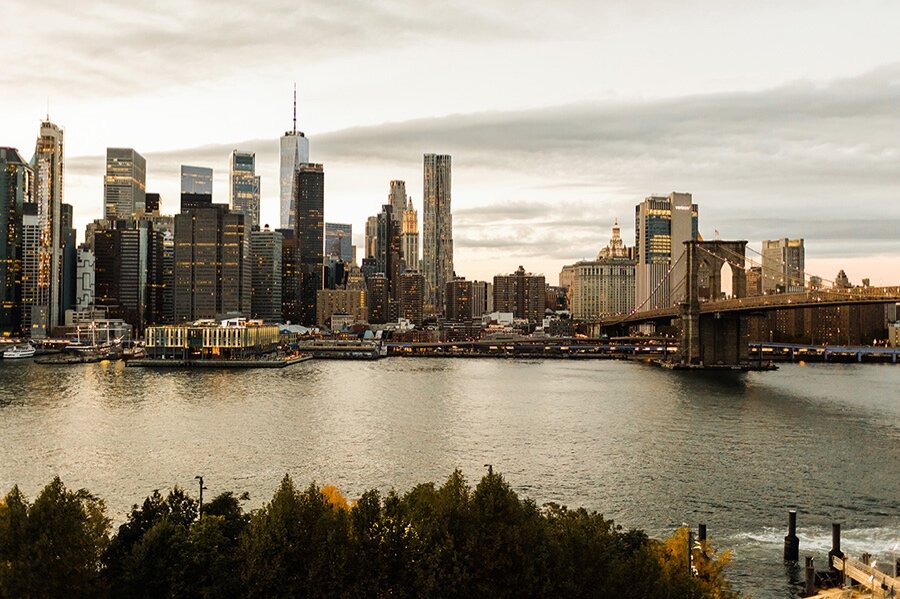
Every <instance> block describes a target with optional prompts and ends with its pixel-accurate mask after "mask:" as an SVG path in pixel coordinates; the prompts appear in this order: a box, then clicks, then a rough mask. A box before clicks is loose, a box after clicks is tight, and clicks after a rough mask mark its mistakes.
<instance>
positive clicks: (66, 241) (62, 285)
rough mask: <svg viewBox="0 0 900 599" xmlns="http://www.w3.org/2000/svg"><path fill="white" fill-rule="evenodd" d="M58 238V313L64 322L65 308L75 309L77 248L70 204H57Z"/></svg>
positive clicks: (63, 322) (62, 322)
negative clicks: (60, 270)
mask: <svg viewBox="0 0 900 599" xmlns="http://www.w3.org/2000/svg"><path fill="white" fill-rule="evenodd" d="M59 208H60V211H59V216H60V218H59V227H60V228H59V240H60V245H61V246H62V247H61V248H60V259H59V267H60V268H61V269H62V272H61V273H60V276H59V315H60V320H61V322H58V323H56V324H65V314H66V310H74V309H75V278H76V276H77V275H76V272H75V270H76V266H77V264H78V248H77V247H76V244H75V235H76V233H75V223H74V215H73V211H72V205H71V204H60V206H59Z"/></svg>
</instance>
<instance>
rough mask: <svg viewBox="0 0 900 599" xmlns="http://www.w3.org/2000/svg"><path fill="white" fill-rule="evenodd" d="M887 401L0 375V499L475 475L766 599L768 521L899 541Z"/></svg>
mask: <svg viewBox="0 0 900 599" xmlns="http://www.w3.org/2000/svg"><path fill="white" fill-rule="evenodd" d="M898 383H900V369H898V368H896V367H891V366H856V365H811V366H798V365H786V366H784V367H783V368H782V369H781V370H779V371H777V372H771V373H753V374H748V375H739V376H721V375H718V376H697V375H696V373H673V372H669V371H664V370H661V369H657V368H652V367H648V366H644V365H639V364H630V363H622V362H613V361H600V362H572V361H546V362H541V361H533V360H529V361H513V360H441V359H420V358H415V359H412V358H405V359H404V358H391V359H387V360H382V361H379V362H324V361H311V362H306V363H303V364H299V365H296V366H293V367H290V368H287V369H285V370H280V371H276V370H260V371H255V372H254V371H238V370H235V371H193V370H181V371H164V370H146V369H135V368H125V367H124V365H123V364H122V363H121V362H104V363H100V364H85V365H78V366H66V367H52V366H39V365H34V364H31V363H28V362H26V363H2V364H0V439H2V441H3V447H4V456H3V460H2V463H0V488H2V489H3V490H4V491H5V490H6V489H8V488H9V487H10V486H11V485H12V484H14V483H19V484H20V486H21V487H22V489H23V490H24V491H25V492H26V493H27V494H28V495H30V496H32V497H33V496H34V494H35V493H36V492H37V490H38V489H39V488H40V487H41V486H42V485H43V484H45V483H46V482H47V481H48V480H49V479H50V478H51V477H52V476H53V475H55V474H59V475H60V476H62V478H63V480H64V481H65V482H66V483H67V484H69V485H70V486H72V487H87V488H89V489H91V490H93V491H95V492H97V493H99V494H100V495H102V496H103V497H105V498H106V499H107V502H108V505H109V508H110V512H111V515H112V517H113V518H114V519H121V518H122V517H123V516H124V514H125V512H126V510H127V508H128V507H129V505H130V504H131V503H132V502H134V501H138V500H140V499H141V498H142V497H144V496H145V495H147V494H148V493H150V492H151V491H152V490H153V489H165V488H168V487H171V486H173V485H176V484H178V485H184V486H189V487H190V485H191V484H192V483H193V479H194V475H196V474H203V475H204V478H205V480H206V482H207V486H208V487H209V489H210V492H211V493H217V492H220V491H224V490H235V491H244V490H247V491H249V492H250V494H251V497H252V498H253V502H254V506H258V505H260V504H261V503H262V501H264V500H265V499H268V498H269V497H270V496H271V494H272V492H273V490H274V489H275V487H276V486H277V484H278V481H279V479H280V478H281V477H282V476H283V475H284V473H285V472H289V473H291V474H292V475H293V476H294V477H295V479H297V480H298V481H301V482H302V481H308V480H316V481H319V482H320V483H333V484H336V485H338V486H339V487H340V488H341V489H342V490H343V491H344V492H345V493H346V494H347V495H349V496H358V495H359V494H361V493H362V492H363V491H364V490H365V489H367V488H369V487H371V486H378V487H380V488H382V489H387V488H390V487H394V488H396V489H399V490H405V489H408V488H409V487H411V486H412V485H413V484H415V483H418V482H422V481H425V480H435V481H440V480H442V479H444V478H445V477H446V476H448V475H449V473H450V472H451V471H452V470H453V469H455V468H462V469H463V471H464V472H465V474H466V475H467V476H468V477H469V479H470V480H475V479H477V478H478V477H480V475H481V474H482V472H483V465H484V464H486V463H490V464H493V465H494V467H495V468H496V469H498V470H499V471H501V472H503V473H504V475H505V476H506V477H507V479H508V480H509V481H510V483H511V484H512V485H513V486H514V488H516V489H517V490H518V491H520V492H522V493H525V494H526V495H528V496H529V497H532V498H533V499H535V500H536V501H538V502H539V503H543V502H546V501H556V502H560V503H564V504H568V505H578V506H585V507H588V508H590V509H596V510H599V511H601V512H603V513H604V514H605V515H606V516H607V517H612V518H615V519H616V520H617V521H618V522H620V523H621V524H623V525H625V526H638V527H642V528H645V529H647V530H648V531H649V532H650V533H651V534H654V535H662V534H666V533H668V532H670V531H671V529H672V528H673V527H674V526H677V525H679V524H681V523H682V522H691V523H695V524H696V523H697V522H701V521H702V522H706V523H707V524H708V525H709V529H710V533H711V534H712V535H713V537H714V539H716V540H717V541H718V542H719V544H720V545H722V546H732V547H734V548H735V550H736V555H737V561H736V564H735V569H734V572H733V576H734V579H735V580H736V582H737V583H738V584H739V585H740V587H741V588H742V589H743V590H745V591H748V592H752V593H753V595H754V596H755V597H757V598H759V597H784V596H786V595H788V594H789V593H791V592H794V590H792V589H793V587H792V586H791V584H790V572H788V573H786V571H785V569H784V565H783V564H782V563H781V562H780V561H779V560H780V555H781V546H782V542H783V541H782V539H783V536H784V534H785V533H784V527H785V525H786V517H787V516H786V514H787V510H788V509H789V508H797V509H799V511H800V527H801V553H802V554H804V555H805V554H806V553H804V552H807V553H808V552H816V553H817V554H819V555H822V554H824V552H825V551H827V549H828V547H827V539H828V538H830V537H829V536H828V534H827V533H828V531H830V523H831V522H832V521H833V520H834V521H843V522H844V523H845V530H846V531H847V532H845V535H844V538H845V542H846V543H850V544H853V543H858V545H859V547H860V548H861V549H863V548H865V549H868V550H870V551H873V552H878V551H882V550H886V549H885V548H886V547H889V544H888V545H885V544H884V542H887V541H888V540H890V539H894V541H892V542H896V541H898V540H900V476H898V472H900V443H898V441H900V399H898V393H897V391H896V389H897V387H898ZM851 472H852V475H851ZM855 531H856V533H857V536H858V537H859V539H858V540H855V539H854V537H853V535H854V532H855ZM804 535H805V536H804ZM823 539H825V540H826V542H825V545H823ZM883 541H884V542H883ZM867 543H868V544H867ZM851 546H853V545H851Z"/></svg>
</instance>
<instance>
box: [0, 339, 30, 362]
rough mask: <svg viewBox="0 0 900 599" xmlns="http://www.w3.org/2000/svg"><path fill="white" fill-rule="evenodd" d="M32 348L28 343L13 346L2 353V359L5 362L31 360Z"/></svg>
mask: <svg viewBox="0 0 900 599" xmlns="http://www.w3.org/2000/svg"><path fill="white" fill-rule="evenodd" d="M34 352H35V349H34V346H33V345H31V344H30V343H26V344H25V345H15V346H13V347H11V348H9V349H8V350H6V351H5V352H3V358H4V359H5V360H15V359H21V358H33V357H34Z"/></svg>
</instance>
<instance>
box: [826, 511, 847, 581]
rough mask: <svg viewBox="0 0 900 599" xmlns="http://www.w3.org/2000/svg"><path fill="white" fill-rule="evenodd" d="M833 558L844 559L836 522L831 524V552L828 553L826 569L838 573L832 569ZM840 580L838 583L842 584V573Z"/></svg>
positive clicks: (838, 525) (839, 529) (838, 526)
mask: <svg viewBox="0 0 900 599" xmlns="http://www.w3.org/2000/svg"><path fill="white" fill-rule="evenodd" d="M835 557H839V558H841V559H844V552H843V551H841V525H840V523H838V522H832V524H831V551H829V552H828V568H829V569H830V570H831V571H832V572H838V569H837V568H835V567H834V558H835ZM841 579H842V580H841V581H840V583H841V584H844V581H843V573H842V574H841Z"/></svg>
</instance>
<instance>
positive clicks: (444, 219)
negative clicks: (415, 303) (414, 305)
mask: <svg viewBox="0 0 900 599" xmlns="http://www.w3.org/2000/svg"><path fill="white" fill-rule="evenodd" d="M450 187H451V185H450V156H447V155H440V154H425V158H424V186H423V193H422V198H423V200H422V202H423V205H424V206H423V209H424V225H423V229H424V231H423V236H422V264H421V266H422V274H424V275H425V282H426V296H425V303H426V305H427V307H428V310H430V312H431V313H432V314H442V313H443V311H444V293H445V292H446V286H447V281H452V280H453V217H452V214H451V212H450Z"/></svg>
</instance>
